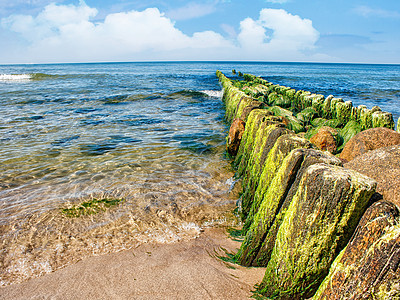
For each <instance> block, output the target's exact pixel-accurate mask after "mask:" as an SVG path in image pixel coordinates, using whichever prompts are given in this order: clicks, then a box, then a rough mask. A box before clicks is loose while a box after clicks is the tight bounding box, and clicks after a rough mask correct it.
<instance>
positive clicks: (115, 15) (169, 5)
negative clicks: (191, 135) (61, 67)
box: [0, 0, 400, 64]
mask: <svg viewBox="0 0 400 300" xmlns="http://www.w3.org/2000/svg"><path fill="white" fill-rule="evenodd" d="M169 60H173V61H176V60H178V61H181V60H195V61H197V60H200V61H201V60H214V61H223V60H228V61H230V60H235V61H305V62H349V63H395V64H400V2H399V1H398V0H382V1H372V0H368V1H361V0H359V1H344V0H335V1H320V0H319V1H316V0H254V1H244V0H203V1H200V0H197V1H196V0H194V1H181V0H173V1H165V0H150V1H135V0H115V1H105V0H100V1H95V0H86V1H79V0H76V1H73V0H64V1H63V0H53V1H48V0H13V1H10V0H0V63H2V64H7V63H55V62H98V61H169Z"/></svg>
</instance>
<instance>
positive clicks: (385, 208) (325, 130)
mask: <svg viewBox="0 0 400 300" xmlns="http://www.w3.org/2000/svg"><path fill="white" fill-rule="evenodd" d="M217 76H218V78H219V80H220V82H221V84H222V86H223V89H224V96H223V101H224V104H225V107H226V121H227V122H228V123H232V127H231V131H232V132H231V131H230V135H229V137H228V138H227V150H228V153H229V154H230V155H231V156H232V159H233V166H234V167H235V168H236V171H237V172H236V176H237V177H240V178H242V187H243V193H242V195H241V198H240V201H239V209H238V210H239V212H240V216H241V217H242V220H243V223H244V226H243V229H242V234H243V236H244V240H243V242H242V245H241V248H240V250H239V251H238V252H237V253H236V255H235V259H236V262H237V263H239V264H241V265H244V266H255V267H257V266H263V267H266V272H265V276H264V279H263V280H262V282H261V283H260V284H259V285H258V286H257V293H259V294H261V295H263V296H265V297H267V299H308V298H312V297H313V298H314V299H359V295H363V296H362V298H363V299H364V298H365V299H396V297H398V298H400V269H399V259H400V258H399V257H400V255H399V254H400V252H399V251H400V250H399V249H400V239H399V236H400V230H399V226H400V225H399V221H400V220H399V210H398V207H397V206H396V205H399V203H398V202H397V200H396V199H397V198H395V197H393V196H392V195H395V193H396V192H390V194H387V193H386V194H385V191H387V190H390V188H388V182H389V181H390V180H389V179H384V180H383V179H382V176H381V175H379V174H384V173H387V174H388V176H391V177H392V178H393V176H394V177H395V178H399V176H398V175H399V174H397V173H391V172H390V167H389V165H385V163H383V162H382V159H381V160H379V159H375V164H376V165H378V166H382V168H381V169H379V167H374V166H373V165H374V164H372V163H371V164H372V165H371V166H369V165H368V163H366V165H367V166H368V167H366V168H365V169H366V170H365V171H364V170H363V169H362V168H361V167H360V164H361V165H363V164H365V162H364V160H361V158H363V157H364V156H366V155H372V154H373V153H374V152H375V151H381V152H380V154H378V155H380V157H382V156H385V155H386V156H387V155H389V154H390V155H391V157H392V160H388V161H389V164H391V163H393V162H395V161H397V165H400V164H399V163H398V152H396V151H398V149H400V148H398V147H400V145H399V146H392V147H393V149H392V148H390V147H386V148H381V147H384V146H388V145H397V144H400V140H399V141H398V142H397V135H398V133H396V132H395V131H393V128H394V121H393V117H392V115H391V114H390V113H387V112H382V111H381V109H380V108H379V107H373V108H371V109H368V108H367V107H365V106H359V107H353V105H352V103H351V102H350V101H344V100H343V99H341V98H335V97H334V96H328V97H325V96H323V95H319V94H312V93H310V92H307V91H296V90H294V89H292V88H290V87H284V86H279V85H275V84H272V83H270V82H268V81H266V80H264V79H262V78H259V77H256V76H253V75H249V74H244V75H243V80H238V79H240V78H238V77H235V80H231V79H228V78H227V77H226V76H225V75H224V74H222V73H221V72H219V71H217ZM238 124H239V127H238ZM237 128H240V130H239V129H237ZM370 132H371V133H373V134H375V135H376V137H375V138H372V139H377V141H375V144H376V145H375V146H370V144H371V143H370V142H368V139H369V138H368V136H370V135H368V133H370ZM389 132H390V134H389ZM375 135H374V136H375ZM360 136H361V139H360V138H359V137H360ZM378 136H379V137H378ZM388 137H389V138H388ZM356 141H357V143H358V144H357V143H356ZM358 141H364V146H362V145H363V144H362V142H361V143H360V142H358ZM365 141H367V142H365ZM352 144H357V145H358V146H357V147H358V149H367V150H365V151H364V150H358V152H357V151H356V150H354V149H355V148H354V147H353V148H351V147H352V146H350V145H352ZM379 145H381V146H379ZM363 147H364V148H363ZM396 147H397V148H396ZM232 148H234V150H235V151H231V149H232ZM350 148H351V149H353V150H350V151H348V149H350ZM377 148H381V149H378V150H374V149H377ZM370 150H373V151H370ZM385 151H386V152H385ZM346 152H348V153H350V155H354V157H355V158H354V157H352V158H351V159H353V158H354V159H353V160H352V161H351V162H350V163H347V162H348V161H350V159H349V156H345V154H343V157H342V154H341V153H346ZM356 152H357V154H355V153H356ZM383 152H384V153H385V154H384V153H383ZM362 153H364V154H362ZM335 155H336V156H335ZM364 159H366V160H367V161H368V162H372V161H373V160H372V159H371V158H364ZM359 160H360V162H361V163H359V164H357V162H358V161H359ZM343 162H344V163H346V164H345V167H343V165H342V164H343ZM367 170H369V171H370V172H368V171H367ZM374 170H380V172H375V173H377V174H376V176H372V175H373V174H370V173H373V172H374ZM395 171H397V169H396V168H395ZM378 173H379V174H378ZM396 174H397V175H396ZM396 182H397V181H396ZM377 185H378V192H379V193H380V194H378V193H376V191H377ZM395 185H396V184H395ZM395 190H396V189H395ZM397 190H398V189H397ZM397 190H396V191H397ZM382 195H383V196H382ZM382 198H383V200H382ZM377 199H378V200H379V199H380V200H381V201H379V202H376V201H377ZM371 204H372V206H371ZM360 220H361V221H360Z"/></svg>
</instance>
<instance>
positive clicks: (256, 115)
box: [234, 109, 284, 177]
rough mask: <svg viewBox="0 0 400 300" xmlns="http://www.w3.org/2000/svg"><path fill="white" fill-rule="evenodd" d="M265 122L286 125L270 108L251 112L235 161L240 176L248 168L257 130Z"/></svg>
mask: <svg viewBox="0 0 400 300" xmlns="http://www.w3.org/2000/svg"><path fill="white" fill-rule="evenodd" d="M263 122H268V124H271V125H272V124H281V126H282V127H284V125H283V124H282V123H281V122H279V121H278V120H276V119H275V118H273V116H272V113H271V112H270V111H268V110H265V109H254V110H252V111H251V112H250V114H249V116H248V118H247V122H246V128H245V130H244V133H243V136H242V141H241V142H240V145H239V150H238V152H237V155H236V158H235V161H234V167H235V168H236V169H237V176H238V177H240V176H242V175H243V173H244V171H245V170H246V168H247V165H248V160H249V157H250V155H251V153H252V152H253V147H255V138H256V134H257V130H258V128H259V127H260V125H261V124H262V123H263Z"/></svg>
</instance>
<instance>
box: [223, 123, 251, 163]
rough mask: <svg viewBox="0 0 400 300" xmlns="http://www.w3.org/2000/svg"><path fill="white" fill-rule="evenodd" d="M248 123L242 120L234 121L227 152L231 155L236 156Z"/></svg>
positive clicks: (230, 130)
mask: <svg viewBox="0 0 400 300" xmlns="http://www.w3.org/2000/svg"><path fill="white" fill-rule="evenodd" d="M245 126H246V123H245V122H244V121H243V120H241V119H234V120H233V122H232V124H231V127H230V129H229V135H228V142H227V145H226V147H227V151H228V153H229V154H230V155H232V156H235V155H236V153H237V151H238V149H239V145H240V141H241V140H242V136H243V133H244V128H245Z"/></svg>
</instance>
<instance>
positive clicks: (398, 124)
mask: <svg viewBox="0 0 400 300" xmlns="http://www.w3.org/2000/svg"><path fill="white" fill-rule="evenodd" d="M396 131H397V132H398V133H400V117H399V118H398V119H397V129H396Z"/></svg>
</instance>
